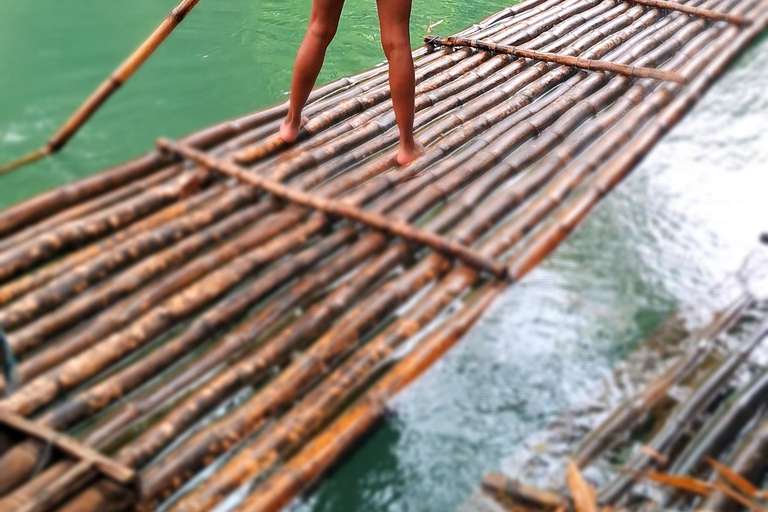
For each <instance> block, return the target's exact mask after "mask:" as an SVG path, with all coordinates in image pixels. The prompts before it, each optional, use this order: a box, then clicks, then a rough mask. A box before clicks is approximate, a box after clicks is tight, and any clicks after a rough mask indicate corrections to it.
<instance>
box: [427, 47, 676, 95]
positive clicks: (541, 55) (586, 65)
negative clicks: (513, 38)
mask: <svg viewBox="0 0 768 512" xmlns="http://www.w3.org/2000/svg"><path fill="white" fill-rule="evenodd" d="M424 41H425V42H426V43H430V44H434V45H441V46H469V47H471V48H477V49H479V50H485V51H489V52H495V53H506V54H509V55H514V56H515V57H522V58H525V59H534V60H541V61H544V62H553V63H555V64H561V65H564V66H572V67H575V68H579V69H586V70H588V71H607V72H610V73H618V74H621V75H625V76H631V77H634V78H654V79H656V80H663V81H668V82H676V83H679V84H685V78H683V77H682V76H680V75H678V74H677V73H674V72H669V71H664V70H658V69H653V68H646V67H641V66H640V67H638V66H626V65H624V64H618V63H616V62H609V61H603V60H594V59H581V58H576V57H569V56H567V55H558V54H555V53H547V52H537V51H535V50H528V49H525V48H519V47H516V46H507V45H499V44H494V43H489V42H486V41H478V40H476V39H466V38H457V37H437V36H427V37H426V38H424Z"/></svg>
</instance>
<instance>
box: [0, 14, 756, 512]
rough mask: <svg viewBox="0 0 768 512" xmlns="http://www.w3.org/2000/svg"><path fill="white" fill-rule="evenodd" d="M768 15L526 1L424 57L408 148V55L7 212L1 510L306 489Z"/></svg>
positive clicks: (288, 497) (426, 50)
mask: <svg viewBox="0 0 768 512" xmlns="http://www.w3.org/2000/svg"><path fill="white" fill-rule="evenodd" d="M652 1H653V2H657V4H655V5H654V4H651V5H649V2H652ZM767 24H768V9H766V6H765V5H764V4H763V3H761V2H760V1H759V0H707V1H699V0H692V1H689V2H686V3H685V5H684V6H677V4H670V3H669V2H659V1H658V0H643V1H634V0H633V1H630V2H623V1H619V0H525V1H524V2H522V3H520V4H517V5H514V6H512V7H509V8H506V9H504V10H502V11H500V12H498V13H496V14H494V15H492V16H490V17H489V18H487V19H486V20H484V21H482V22H480V23H478V24H476V25H474V26H473V27H470V28H469V29H467V30H465V31H463V32H461V33H459V34H456V35H455V36H454V37H456V38H460V39H461V40H467V39H469V40H471V41H472V42H474V44H471V45H460V46H453V45H452V44H451V43H450V42H447V41H441V40H432V39H430V42H429V43H428V44H427V45H425V46H422V47H420V48H418V49H416V50H415V51H414V53H413V55H414V59H415V64H416V73H417V98H416V108H417V115H416V130H417V137H418V139H419V141H420V142H421V143H422V144H424V146H425V147H426V152H425V154H424V155H423V156H422V157H420V158H419V159H417V160H416V161H414V162H412V163H411V164H409V165H407V166H404V167H397V166H396V164H395V160H394V157H395V149H394V147H393V146H394V144H395V143H396V141H397V139H398V137H397V132H396V128H395V122H394V114H393V111H392V105H391V100H390V95H389V89H388V86H387V82H386V80H387V74H386V71H387V67H386V65H381V66H378V67H376V68H373V69H371V70H369V71H366V72H363V73H360V74H359V75H355V76H352V77H348V78H342V79H340V80H337V81H335V82H332V83H330V84H327V85H324V86H322V87H319V88H318V89H316V90H315V91H314V92H313V94H312V96H311V97H310V103H309V105H308V107H307V110H306V113H307V114H308V115H309V117H310V121H309V123H308V124H307V125H306V126H305V127H304V128H302V130H301V132H300V135H299V139H298V141H297V143H296V144H295V145H292V146H290V147H288V146H286V145H285V144H284V143H282V141H281V140H280V139H279V137H278V136H277V135H276V131H277V127H278V125H279V123H280V121H281V119H282V117H283V116H284V115H285V113H286V110H287V105H286V104H280V105H277V106H275V107H272V108H270V109H266V110H264V111H260V112H256V113H253V114H249V115H246V116H243V117H241V118H239V119H235V120H232V121H229V122H225V123H222V124H220V125H217V126H214V127H211V128H208V129H205V130H203V131H201V132H198V133H195V134H193V135H190V136H188V137H186V138H184V139H183V140H181V141H177V142H172V141H160V142H159V144H158V148H157V149H155V150H154V151H151V152H150V153H148V154H146V155H144V156H142V157H139V158H137V159H135V160H133V161H130V162H127V163H125V164H123V165H120V166H118V167H115V168H113V169H109V170H106V171H103V172H102V173H99V174H97V175H95V176H93V177H90V178H86V179H83V180H81V181H78V182H75V183H72V184H70V185H67V186H65V187H62V188H60V189H57V190H54V191H51V192H48V193H46V194H42V195H40V196H38V197H35V198H32V199H30V200H28V201H25V202H23V203H21V204H18V205H16V206H14V207H11V208H8V209H6V210H5V211H2V212H0V332H2V333H4V334H3V336H1V337H0V338H2V339H0V341H2V342H3V343H2V345H3V346H4V351H3V363H4V365H3V368H4V369H5V380H4V381H3V382H2V391H3V392H4V393H5V395H6V396H5V398H4V399H2V401H0V424H2V425H3V426H4V428H2V429H0V467H1V468H2V471H1V472H0V512H6V511H11V510H24V511H27V512H30V511H49V510H59V511H70V512H97V511H99V512H100V511H102V510H133V509H135V510H141V511H150V510H154V509H156V508H157V507H159V506H163V507H164V509H166V510H173V511H175V512H180V511H204V510H212V509H213V508H214V507H216V506H217V505H218V504H220V503H221V502H222V501H223V500H224V499H225V498H227V497H228V496H229V495H230V494H231V493H233V492H234V491H236V490H238V489H240V488H242V487H243V486H244V485H249V486H251V488H252V492H251V494H250V495H249V497H248V498H247V499H246V500H245V501H244V502H243V503H242V504H241V505H240V506H239V507H238V508H237V510H238V511H249V512H256V511H276V510H279V509H281V508H282V507H284V506H285V505H287V504H288V503H290V502H291V501H292V500H293V499H295V498H296V497H297V496H299V495H300V494H301V493H303V492H305V491H306V490H307V489H309V488H310V486H311V485H312V484H313V483H314V482H315V481H317V480H318V479H319V478H321V477H322V476H323V474H325V472H327V470H328V469H329V468H330V467H331V466H332V465H333V464H334V463H335V462H336V461H338V460H339V459H340V458H341V457H342V456H343V455H344V453H346V452H347V451H348V450H349V449H350V448H351V447H352V446H354V444H355V442H356V441H357V440H359V439H360V438H361V436H363V435H364V434H365V433H366V432H368V431H369V430H370V429H372V428H373V427H374V426H375V425H376V424H377V423H378V422H379V421H380V420H381V419H382V418H383V417H384V416H385V414H386V411H387V403H388V402H389V401H390V400H391V399H392V397H393V396H395V395H396V394H397V393H398V392H399V391H401V390H402V389H403V388H405V387H406V386H408V385H409V384H410V383H411V382H413V381H414V380H415V379H416V378H418V377H419V376H420V375H421V374H422V373H423V372H424V371H426V370H427V369H428V368H429V367H430V366H431V365H432V364H433V363H434V362H435V361H436V360H438V359H439V358H440V356H441V355H442V354H444V353H445V352H446V351H447V350H449V349H450V348H451V346H453V345H454V344H455V343H456V342H457V341H458V340H459V339H460V338H461V337H462V335H463V334H464V333H466V332H467V330H468V329H469V328H470V327H471V326H472V325H473V323H474V322H475V321H476V320H477V319H478V318H479V317H480V315H481V314H482V313H483V311H484V310H485V309H486V308H487V307H488V306H489V305H490V304H491V303H492V302H493V300H494V299H495V298H496V297H497V296H498V295H499V294H500V293H501V292H503V291H504V290H506V289H507V288H508V287H509V286H510V285H511V284H513V283H514V282H515V281H517V280H519V279H521V278H522V277H523V276H525V275H526V274H527V273H528V272H529V271H530V270H531V269H533V268H534V267H535V266H536V265H537V264H538V263H539V262H541V261H542V260H543V259H544V258H545V257H546V256H547V255H548V254H550V253H551V252H552V251H553V250H554V249H555V248H556V247H557V246H558V245H559V244H560V243H561V242H562V241H563V240H564V239H565V238H566V237H567V236H568V234H569V233H570V232H571V231H572V230H573V229H575V228H576V227H577V226H578V225H579V224H580V223H581V221H582V220H583V219H584V218H585V217H586V216H587V214H588V213H589V212H590V211H591V210H592V209H593V208H594V207H595V206H596V205H597V204H598V203H599V201H600V199H601V198H603V197H604V196H605V195H606V194H607V193H609V192H610V191H611V189H612V188H613V187H615V186H616V185H617V184H618V183H619V182H620V181H621V180H622V178H624V177H625V176H626V175H627V174H628V173H629V172H630V171H631V170H632V168H633V167H634V166H635V165H636V164H637V163H638V162H639V161H640V160H641V159H642V158H643V156H644V155H645V154H647V152H648V151H649V150H650V149H651V148H652V147H653V146H654V144H655V143H656V142H657V141H658V140H659V139H660V138H661V137H662V136H663V135H664V134H665V133H666V132H667V131H668V130H669V129H671V128H672V126H673V125H674V124H675V123H676V122H677V121H678V120H679V119H681V118H682V116H683V115H684V114H685V113H686V112H687V111H688V110H689V109H690V108H691V107H692V106H693V105H694V104H695V103H696V101H697V100H698V98H699V97H700V96H701V95H702V94H703V93H704V92H705V91H706V90H707V88H708V87H709V86H710V85H711V84H712V83H713V82H714V81H715V80H716V78H717V77H718V76H719V75H720V74H722V73H723V72H724V71H725V70H726V69H727V66H728V64H729V63H730V62H732V61H733V60H734V58H735V57H736V56H737V55H738V54H739V53H740V51H741V50H743V49H744V48H745V47H746V46H747V45H748V44H749V43H750V42H751V41H752V40H753V39H754V38H755V37H757V36H758V35H759V34H760V33H761V32H762V31H763V30H764V29H765V27H766V25H767ZM456 42H457V43H459V42H461V41H460V40H458V39H457V40H456ZM463 42H466V41H463ZM483 44H485V45H489V46H485V47H484V46H482V45H483ZM494 45H496V46H494ZM510 48H514V49H517V50H524V51H525V52H527V53H525V54H524V56H520V55H522V54H521V53H519V51H518V52H517V53H516V51H511V50H509V49H510ZM530 52H534V53H530ZM544 55H546V58H545V57H543V56H544ZM595 63H598V64H597V65H595ZM651 68H652V70H654V71H653V72H649V70H650V69H651ZM642 77H646V78H642ZM457 300H461V301H463V307H462V308H460V309H459V310H458V311H455V312H453V313H448V314H446V313H445V311H446V309H447V307H448V306H449V305H451V304H454V303H456V301H457ZM214 464H216V465H218V470H217V471H216V472H215V474H213V475H211V476H208V477H207V478H206V479H205V480H204V481H203V482H202V483H201V482H199V475H201V473H203V472H204V470H205V469H206V468H209V467H211V466H212V465H214ZM196 478H197V480H195V479H196ZM191 482H192V483H191Z"/></svg>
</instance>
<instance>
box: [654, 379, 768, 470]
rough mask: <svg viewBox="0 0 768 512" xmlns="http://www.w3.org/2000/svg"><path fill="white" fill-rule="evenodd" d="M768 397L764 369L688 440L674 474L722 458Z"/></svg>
mask: <svg viewBox="0 0 768 512" xmlns="http://www.w3.org/2000/svg"><path fill="white" fill-rule="evenodd" d="M766 400H768V372H766V371H763V372H762V373H760V374H759V375H757V376H756V377H755V378H754V379H752V381H751V382H750V383H749V384H748V385H747V386H745V387H744V389H743V390H741V391H740V392H738V393H737V394H736V396H735V397H734V399H733V400H732V401H729V402H728V403H727V404H725V405H724V406H723V407H721V411H720V412H719V413H718V415H717V417H716V418H714V419H713V420H711V421H709V422H708V423H707V424H706V425H705V426H704V427H703V428H702V429H701V430H700V431H699V432H698V433H697V434H696V436H695V437H694V438H693V439H692V440H691V441H690V443H688V445H687V446H686V447H685V449H684V450H683V452H682V453H681V454H680V455H679V456H678V457H677V459H676V460H675V462H674V463H673V464H672V466H671V467H670V469H669V473H670V474H675V475H685V474H693V473H694V472H695V470H696V469H697V468H698V467H699V466H700V465H701V463H702V462H703V461H704V460H705V459H706V458H707V457H709V458H712V459H718V458H719V455H720V454H721V453H722V451H723V450H724V449H725V448H726V446H727V445H728V444H729V443H730V442H731V441H732V440H733V439H736V437H737V434H738V432H739V431H740V430H741V429H742V428H743V427H744V425H747V424H748V423H749V422H750V421H751V420H752V418H753V416H754V415H755V414H756V413H757V412H758V409H759V407H760V405H761V404H763V403H765V402H766Z"/></svg>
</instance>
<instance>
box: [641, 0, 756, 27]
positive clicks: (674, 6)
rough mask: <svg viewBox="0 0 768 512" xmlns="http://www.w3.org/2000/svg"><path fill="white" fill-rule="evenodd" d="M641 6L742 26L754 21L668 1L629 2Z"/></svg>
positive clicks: (736, 15) (646, 0)
mask: <svg viewBox="0 0 768 512" xmlns="http://www.w3.org/2000/svg"><path fill="white" fill-rule="evenodd" d="M629 1H630V2H634V3H636V4H640V5H646V6H648V7H658V8H659V9H667V10H670V11H678V12H682V13H685V14H691V15H693V16H699V17H702V18H706V19H708V20H712V21H727V22H728V23H734V24H736V25H741V26H749V25H750V24H751V23H752V21H751V20H749V19H747V18H744V16H739V15H738V14H731V13H727V12H719V11H713V10H711V9H704V8H702V7H692V6H690V5H686V4H683V3H678V2H668V1H667V0H629Z"/></svg>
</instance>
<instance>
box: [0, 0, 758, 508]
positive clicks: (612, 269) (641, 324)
mask: <svg viewBox="0 0 768 512" xmlns="http://www.w3.org/2000/svg"><path fill="white" fill-rule="evenodd" d="M174 3H175V2H174V1H170V2H168V1H164V2H157V1H155V0H135V1H133V2H109V3H108V4H107V3H105V2H103V1H100V0H79V1H78V2H48V3H46V9H45V10H44V11H45V12H42V13H41V12H40V9H38V8H36V4H35V3H34V2H0V62H3V65H4V69H6V70H11V69H12V70H18V71H17V72H14V73H3V74H2V75H0V90H2V91H3V94H2V95H0V112H2V116H0V159H2V160H6V159H8V158H10V156H11V155H14V156H15V155H17V154H21V153H23V152H24V151H26V150H29V149H32V148H34V147H36V146H37V145H38V144H39V143H40V142H41V141H42V140H44V139H45V138H46V137H47V136H48V135H49V134H50V133H51V132H52V131H53V129H54V128H55V127H56V125H57V124H58V123H60V122H61V121H63V120H64V119H65V118H66V116H67V115H68V114H69V112H70V111H71V110H72V109H73V108H74V107H75V106H76V105H77V103H78V102H79V101H80V100H81V99H82V98H83V97H84V96H85V95H86V94H87V93H88V92H90V90H91V89H92V88H93V87H94V86H95V85H96V84H97V83H98V82H99V81H100V80H101V78H102V77H103V76H105V75H106V73H108V71H109V70H110V69H111V68H112V67H114V64H115V63H116V62H118V61H119V60H120V58H122V57H123V56H124V55H125V54H126V53H127V52H128V51H130V49H131V48H132V47H133V46H135V44H136V42H137V41H139V40H140V39H141V38H143V37H144V36H145V35H146V34H147V32H148V30H149V26H151V25H152V24H154V23H155V22H154V21H153V22H151V23H149V24H148V23H147V19H152V20H159V19H160V18H162V17H163V16H164V15H165V14H166V13H167V11H168V10H169V9H170V8H171V7H172V5H173V4H174ZM503 4H504V2H499V1H497V0H472V1H465V2H450V1H448V0H436V1H432V2H420V1H417V2H415V6H414V11H415V15H414V21H413V33H414V38H416V37H420V36H421V35H422V34H423V32H424V27H426V26H427V24H428V23H429V21H436V20H438V19H445V20H446V23H445V25H443V26H441V31H443V32H445V33H448V32H451V31H455V30H458V29H460V28H463V27H464V26H466V25H468V24H469V23H471V22H473V21H475V20H477V19H480V18H482V17H483V16H485V15H486V14H488V13H490V12H493V11H495V10H498V9H499V8H500V7H502V5H503ZM308 5H309V2H308V1H305V0H290V1H286V0H265V1H262V2H256V3H250V2H249V3H245V2H211V3H206V2H203V3H201V5H200V7H199V8H198V10H196V11H195V13H194V15H192V16H190V18H189V19H188V21H186V22H185V23H184V25H182V27H181V28H180V29H179V31H178V32H177V33H176V34H174V36H173V37H172V38H171V39H170V40H169V41H168V44H167V45H166V46H164V47H163V48H162V50H161V52H160V53H159V54H158V55H157V56H156V57H155V58H153V60H152V61H150V63H149V64H148V65H147V67H146V68H145V69H143V70H142V71H141V72H140V73H139V74H138V75H137V76H136V77H135V79H134V81H132V82H131V84H130V86H129V87H126V88H125V90H123V91H121V92H120V93H119V96H118V97H116V98H115V100H114V101H112V102H110V103H109V104H108V105H107V106H106V108H105V109H104V110H103V111H102V112H101V113H100V114H99V115H98V116H97V117H96V118H95V119H94V120H93V122H92V123H91V124H89V125H88V127H87V128H86V129H85V130H84V131H83V132H82V133H81V134H80V135H79V136H78V138H77V139H75V140H74V141H73V143H72V145H71V146H70V147H69V148H68V149H67V151H66V152H65V153H64V154H63V155H60V156H58V157H56V158H54V159H51V160H47V161H45V162H41V163H39V164H37V165H35V166H32V167H30V168H27V169H25V170H24V171H23V172H21V173H17V174H14V175H11V176H8V177H4V178H1V179H0V207H5V206H8V205H10V204H12V203H13V202H15V201H17V200H20V199H22V198H24V197H28V196H29V195H31V194H33V193H36V192H38V191H41V190H43V189H46V188H50V187H52V186H55V185H57V184H60V183H64V182H67V181H70V180H72V179H74V178H76V177H78V176H82V175H85V174H87V173H90V172H94V171H96V170H98V169H101V168H103V167H106V166H108V165H112V164H115V163H117V162H120V161H121V160H123V159H125V158H128V157H130V156H132V155H134V154H137V153H138V152H140V151H141V150H143V149H146V148H147V147H149V146H150V145H151V144H152V142H153V140H154V139H155V138H156V137H157V136H159V135H166V136H171V137H173V136H177V135H180V134H182V133H185V132H189V131H192V130H194V129H196V128H199V127H201V126H204V125H206V124H210V123H213V122H216V121H218V120H220V119H222V118H224V117H228V116H234V115H237V114H240V113H243V112H245V111H248V110H253V109H256V108H261V107H264V106H266V105H268V104H272V103H274V102H276V101H277V100H279V99H280V98H281V97H282V95H283V93H284V91H285V89H286V88H287V84H288V80H289V76H290V67H291V62H292V59H293V55H294V52H295V47H296V44H297V43H298V41H299V39H300V37H301V33H302V31H303V27H304V24H305V22H306V21H305V20H306V16H307V12H308V11H307V10H308ZM115 20H119V23H118V24H117V25H116V24H115ZM380 58H381V50H380V49H379V44H378V30H377V28H376V18H375V2H373V1H372V0H348V1H347V5H346V7H345V16H344V18H343V23H342V27H341V29H340V35H339V38H338V40H337V41H336V42H335V43H334V47H333V48H332V51H331V53H330V54H329V60H328V64H327V66H326V68H325V69H324V72H323V75H322V77H321V79H322V80H323V81H328V80H331V79H333V78H336V77H339V76H343V75H348V74H352V73H354V72H356V71H359V70H361V69H365V68H368V67H370V66H372V65H373V64H375V63H377V62H378V61H379V60H380ZM766 83H768V41H765V40H763V41H762V43H761V44H759V45H755V46H754V47H753V48H752V49H751V50H750V51H749V52H748V53H747V54H746V55H745V56H743V57H742V58H741V60H740V61H739V63H738V65H737V66H735V67H734V68H733V69H731V71H730V72H729V73H728V74H727V75H726V77H725V78H724V79H723V80H721V81H720V82H719V83H718V84H717V85H716V86H715V87H714V89H713V90H712V91H710V92H709V94H708V95H707V96H706V98H705V99H704V100H703V102H702V103H701V104H700V105H699V106H698V107H697V108H696V110H695V111H694V112H693V113H692V114H691V115H689V117H688V118H686V119H685V120H684V121H683V123H681V124H680V125H679V126H678V127H676V129H675V130H674V131H673V133H671V134H670V135H669V136H668V137H667V138H666V139H665V140H664V141H663V142H662V143H661V144H660V145H659V146H658V147H657V148H656V149H655V150H654V151H653V153H652V154H651V155H650V156H649V157H648V158H647V159H646V161H645V162H644V163H643V164H642V165H641V167H640V168H639V169H638V170H636V171H635V173H634V174H633V175H632V176H631V177H630V178H629V179H628V180H627V181H626V182H625V183H624V184H623V185H622V186H621V187H619V188H618V190H616V191H615V193H614V194H613V195H612V196H611V197H610V198H608V199H607V200H606V201H605V202H604V203H603V204H602V205H601V207H600V208H599V209H598V211H597V212H596V213H595V214H594V215H593V216H592V217H591V218H590V219H589V220H588V222H587V223H586V224H585V225H584V226H582V228H581V229H579V230H578V231H577V232H576V233H575V235H574V236H573V237H572V238H571V239H570V240H569V241H568V242H567V243H565V244H564V245H563V246H562V247H561V248H560V249H559V250H558V251H557V253H556V254H555V255H554V256H553V257H552V258H550V259H549V260H548V261H547V262H546V263H545V264H544V265H543V266H542V267H541V268H539V269H537V270H536V271H534V272H533V273H532V274H530V275H529V276H528V277H527V278H526V279H525V280H524V282H522V283H520V284H518V285H516V286H514V287H512V288H511V289H510V290H509V291H508V292H507V293H506V294H505V295H504V296H503V297H502V298H501V299H500V300H499V301H498V302H497V304H495V306H494V307H493V308H492V310H491V311H490V312H489V313H488V315H487V316H486V317H485V318H484V319H483V321H481V322H480V323H479V324H478V325H477V326H476V328H475V329H474V330H473V331H472V333H471V334H470V335H469V336H468V337H467V338H466V339H465V340H464V341H463V342H462V343H461V344H459V345H458V346H457V347H456V349H455V350H453V351H452V352H451V353H450V354H449V355H448V356H447V357H446V358H445V359H444V360H443V361H441V362H440V363H439V364H438V365H437V366H436V367H435V368H434V369H433V370H432V371H430V372H429V373H428V374H427V375H426V376H425V377H424V378H423V379H421V381H419V382H418V383H417V384H416V385H414V386H413V387H412V388H411V389H409V390H407V391H406V392H405V393H403V395H402V396H401V397H399V399H398V400H397V401H396V403H395V404H394V406H393V407H394V409H395V415H394V416H393V418H392V419H391V421H389V422H388V423H387V424H386V425H385V426H383V427H382V428H381V429H379V430H378V431H377V432H375V433H374V434H373V435H372V436H370V437H369V438H367V439H366V440H365V442H364V443H363V444H362V446H361V447H360V449H359V450H358V451H357V452H356V453H355V454H354V455H352V456H351V457H350V458H348V459H347V460H346V461H344V463H343V464H341V465H340V467H339V468H338V469H337V470H336V471H335V473H334V474H333V475H332V477H331V478H330V479H329V480H327V481H326V482H325V483H323V484H321V486H320V487H319V489H318V492H316V493H315V494H314V495H313V497H311V498H310V499H309V500H308V501H307V502H306V503H305V504H303V505H300V506H299V507H298V508H299V510H302V511H303V512H309V511H313V512H326V511H327V512H330V511H334V512H341V511H353V510H365V511H366V512H377V511H388V512H398V511H408V512H449V511H453V510H455V509H456V508H457V507H458V505H459V504H460V503H461V502H462V501H463V500H464V499H465V498H466V497H467V496H468V495H469V494H470V493H471V492H472V491H473V490H475V489H476V488H477V485H478V482H479V480H480V477H481V476H482V475H483V474H484V473H485V472H486V471H488V470H491V469H502V470H504V471H507V472H509V473H511V474H514V473H515V468H514V467H512V466H513V461H514V456H515V454H516V452H517V451H518V450H519V449H520V447H521V446H522V444H523V443H524V442H525V441H526V440H529V439H531V438H532V436H533V435H534V434H535V432H536V431H537V430H538V429H540V428H541V427H542V426H543V425H544V424H545V423H546V422H548V421H549V420H551V419H552V418H553V417H554V416H555V415H556V413H557V412H558V411H561V410H563V409H566V408H567V407H568V406H569V405H570V404H574V403H583V402H585V401H587V400H588V398H589V394H590V391H589V390H590V389H593V388H594V386H596V385H597V384H598V383H599V382H600V381H601V379H602V378H603V377H604V376H605V375H606V374H607V373H608V372H609V371H610V369H611V368H612V367H614V366H615V364H617V362H618V361H620V360H621V359H622V358H623V357H624V356H625V355H626V354H627V353H628V352H629V351H630V350H631V349H632V348H633V347H635V346H636V345H637V343H638V342H639V341H640V340H641V339H642V338H643V337H644V336H645V335H646V334H647V333H648V332H649V331H650V330H652V329H653V328H654V327H656V326H657V325H658V324H659V323H660V322H661V321H662V320H663V319H664V318H665V317H666V316H667V315H668V314H669V313H670V312H671V311H672V310H673V309H674V308H675V307H676V306H677V305H679V304H681V303H686V302H688V301H690V300H692V299H693V298H694V297H696V296H698V295H699V294H700V293H701V292H702V291H703V290H704V289H706V288H708V287H709V286H710V285H711V284H712V283H715V282H717V281H719V280H721V279H723V278H724V277H725V276H726V275H728V274H729V273H730V272H732V271H733V270H734V269H735V268H737V267H738V266H739V264H740V263H741V262H742V260H743V258H744V257H745V255H746V254H747V253H748V252H749V251H751V250H753V249H754V248H755V246H756V240H757V235H758V233H759V232H761V231H764V230H768V201H766V199H765V197H764V196H765V194H766V191H767V190H768V186H767V185H768V180H767V179H766V178H765V176H764V173H765V172H766V170H768V165H766V162H768V92H767V91H766V89H765V84H766Z"/></svg>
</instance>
